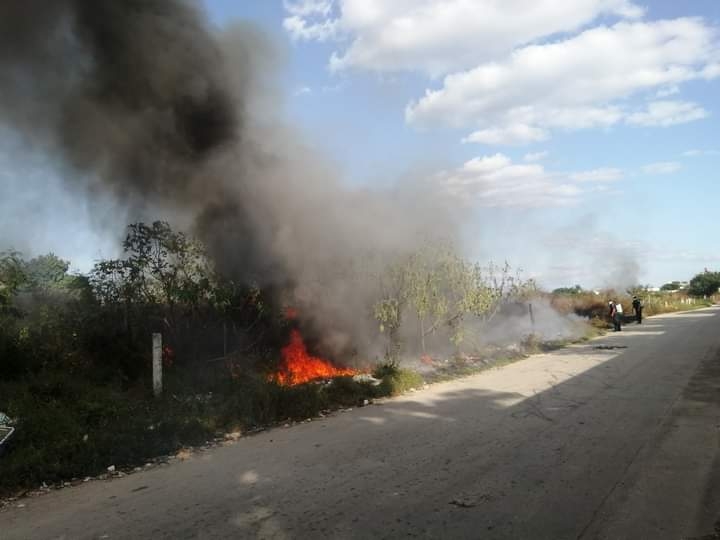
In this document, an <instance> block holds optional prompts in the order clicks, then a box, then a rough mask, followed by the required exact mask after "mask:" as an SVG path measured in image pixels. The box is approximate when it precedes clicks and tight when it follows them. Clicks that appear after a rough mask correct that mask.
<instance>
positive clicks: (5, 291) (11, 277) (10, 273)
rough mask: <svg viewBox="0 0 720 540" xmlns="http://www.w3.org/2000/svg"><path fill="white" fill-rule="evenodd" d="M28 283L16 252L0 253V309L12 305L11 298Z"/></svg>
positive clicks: (21, 262) (18, 254)
mask: <svg viewBox="0 0 720 540" xmlns="http://www.w3.org/2000/svg"><path fill="white" fill-rule="evenodd" d="M27 281H28V276H27V274H26V272H25V268H24V263H23V260H22V258H21V257H20V253H18V252H17V251H4V252H0V308H3V307H5V308H7V307H9V306H10V305H11V304H12V298H13V296H15V294H16V293H17V291H18V290H19V289H20V287H22V286H23V285H25V284H26V283H27Z"/></svg>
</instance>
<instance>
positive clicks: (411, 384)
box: [373, 363, 425, 396]
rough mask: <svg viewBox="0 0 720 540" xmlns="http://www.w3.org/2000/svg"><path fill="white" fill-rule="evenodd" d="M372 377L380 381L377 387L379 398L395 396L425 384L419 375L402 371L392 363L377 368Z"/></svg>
mask: <svg viewBox="0 0 720 540" xmlns="http://www.w3.org/2000/svg"><path fill="white" fill-rule="evenodd" d="M373 377H375V378H376V379H380V380H381V382H380V385H379V386H378V391H379V394H380V395H381V396H397V395H399V394H403V393H405V392H408V391H410V390H413V389H416V388H420V387H422V386H423V385H424V384H425V381H424V380H423V378H422V376H421V375H420V374H419V373H417V372H415V371H411V370H409V369H403V368H401V367H399V366H398V365H397V364H394V363H389V364H383V365H381V366H379V367H378V368H377V369H376V370H375V371H374V373H373Z"/></svg>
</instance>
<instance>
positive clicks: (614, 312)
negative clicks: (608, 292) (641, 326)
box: [608, 300, 622, 332]
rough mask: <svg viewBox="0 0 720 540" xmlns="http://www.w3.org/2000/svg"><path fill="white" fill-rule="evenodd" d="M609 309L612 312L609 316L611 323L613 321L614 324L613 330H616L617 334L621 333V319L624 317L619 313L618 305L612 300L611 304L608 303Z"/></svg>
mask: <svg viewBox="0 0 720 540" xmlns="http://www.w3.org/2000/svg"><path fill="white" fill-rule="evenodd" d="M608 308H609V310H610V313H609V315H610V321H612V323H613V328H614V329H615V331H616V332H619V331H620V329H621V326H620V317H622V314H621V313H618V304H616V303H615V302H613V301H612V300H610V302H608Z"/></svg>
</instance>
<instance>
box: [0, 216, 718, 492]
mask: <svg viewBox="0 0 720 540" xmlns="http://www.w3.org/2000/svg"><path fill="white" fill-rule="evenodd" d="M123 247H124V255H123V257H122V258H119V259H113V260H103V261H99V262H98V263H97V264H96V265H95V266H94V268H93V269H92V271H91V272H89V274H88V275H87V276H84V275H74V274H71V273H70V272H69V263H68V262H67V261H63V260H61V259H60V258H58V257H56V256H55V255H53V254H48V255H44V256H40V257H36V258H33V259H30V260H25V259H24V258H23V257H22V256H21V254H19V253H17V252H12V251H11V252H4V253H0V358H1V359H2V361H1V362H0V411H2V412H4V413H7V414H8V415H9V416H10V417H12V418H14V419H16V427H17V431H16V434H15V435H14V436H13V438H12V439H11V441H10V443H9V445H8V446H7V447H5V448H4V450H5V452H4V454H3V456H2V458H1V459H0V478H1V479H2V481H1V482H0V496H2V495H8V494H10V493H12V492H14V491H15V490H17V489H21V488H32V487H37V486H39V485H40V484H41V483H43V482H47V483H55V482H61V481H64V480H68V479H71V478H82V477H85V476H91V475H95V474H98V473H102V472H103V471H105V469H106V468H107V467H108V466H110V465H114V466H115V467H117V468H118V470H120V469H123V468H131V467H134V466H137V465H142V464H143V463H144V462H145V461H146V460H148V459H150V458H152V457H155V456H158V455H163V454H167V453H172V452H175V451H176V450H178V449H179V448H181V447H183V446H186V445H196V444H201V443H204V442H205V441H208V440H212V439H214V438H216V437H218V436H221V435H222V433H224V432H226V431H228V430H233V431H234V430H241V431H249V430H254V429H258V428H261V427H263V426H267V425H272V424H274V423H277V422H286V421H288V419H297V420H304V419H306V418H309V417H313V416H316V415H318V414H320V412H322V411H325V410H328V409H333V408H336V407H353V406H358V405H362V404H364V403H365V402H366V401H368V400H372V399H375V398H378V397H382V396H392V395H397V394H399V393H403V392H406V391H408V390H411V389H414V388H419V387H420V386H422V385H423V384H424V380H423V377H421V376H420V375H419V374H418V373H416V372H414V371H411V370H406V369H402V368H401V367H400V358H401V357H402V356H403V355H407V354H411V355H413V356H415V355H416V356H420V355H423V357H424V358H428V359H429V356H426V353H427V351H428V350H433V351H434V350H444V351H446V352H447V358H448V361H447V362H446V363H445V364H443V365H442V366H440V367H438V366H435V368H436V369H435V371H434V373H430V374H428V376H427V380H430V381H434V380H441V379H443V378H448V377H454V376H460V375H463V374H469V373H473V372H476V371H478V370H481V369H486V368H487V367H488V366H489V365H499V364H502V363H503V362H507V361H512V360H514V359H517V358H519V357H522V356H523V355H524V354H526V353H528V352H534V351H543V350H549V349H551V348H553V347H559V346H562V345H563V344H564V342H563V341H557V342H554V343H547V342H543V341H541V340H539V339H538V338H537V337H536V336H534V335H530V336H524V337H525V338H526V339H525V341H524V342H523V343H522V344H520V345H519V347H518V348H517V350H515V352H508V349H498V350H497V351H490V352H487V354H485V355H484V356H477V355H476V356H472V355H469V351H471V352H473V353H476V352H477V345H476V344H475V343H474V342H473V340H472V339H471V338H472V337H473V335H477V334H478V333H480V332H481V331H482V329H483V328H488V327H492V326H493V325H495V326H497V320H498V318H499V317H500V316H505V315H508V314H511V313H512V312H513V310H517V311H518V313H520V314H521V316H522V317H527V314H528V308H527V303H528V302H529V301H530V300H531V299H534V298H537V297H540V298H545V299H546V300H547V301H548V302H549V303H550V304H551V305H552V306H553V307H554V308H555V309H556V310H557V311H559V312H561V313H567V314H570V313H574V314H576V315H579V316H581V317H583V318H586V319H588V320H590V321H591V322H592V323H593V324H594V325H595V326H596V327H598V328H603V327H605V325H606V324H607V322H606V312H607V301H608V300H609V299H610V298H614V299H616V300H619V301H621V302H623V304H625V305H626V306H627V310H626V312H628V313H629V311H630V299H629V297H627V296H626V295H618V294H616V293H611V292H608V293H603V294H595V293H592V292H587V291H584V290H582V288H581V287H580V286H577V285H576V286H574V287H570V288H563V289H557V290H556V291H554V292H553V294H546V293H542V292H541V291H538V290H537V287H536V286H535V284H534V283H533V282H532V280H524V279H522V278H521V277H520V275H519V274H518V273H514V272H513V271H512V270H511V268H510V267H509V266H508V265H507V264H505V265H504V266H494V265H490V266H487V267H482V266H480V265H477V264H472V263H470V262H468V261H466V260H465V259H463V258H461V257H459V256H458V255H457V254H456V253H455V252H454V251H453V250H452V249H451V248H448V247H427V248H425V249H423V250H421V251H420V252H417V253H413V254H408V255H407V256H406V257H404V258H402V259H400V260H397V261H395V262H394V263H393V264H392V265H390V266H389V267H388V268H387V269H386V271H385V272H384V273H383V274H382V275H380V276H377V278H378V284H379V296H378V298H377V299H376V301H375V302H374V304H373V309H372V313H371V315H372V316H374V319H375V321H376V322H377V325H378V338H379V339H385V343H386V359H385V363H384V364H382V365H380V366H377V367H376V369H375V370H374V372H373V375H374V377H375V378H376V379H377V380H372V379H369V380H356V378H353V377H337V378H335V379H332V381H314V382H310V383H307V384H301V385H295V386H283V385H279V384H277V383H276V382H275V378H274V377H272V375H273V374H275V373H277V369H278V363H279V361H280V357H281V355H280V348H281V347H282V346H283V345H284V344H286V343H287V342H288V338H289V335H290V332H291V330H292V329H293V324H294V323H293V322H292V321H289V320H288V319H287V317H286V313H285V310H284V306H282V305H280V304H279V303H278V300H277V295H276V294H275V291H273V290H270V289H263V288H260V287H258V286H256V285H254V284H252V283H235V282H233V281H230V280H228V279H227V278H225V277H223V276H220V275H218V274H217V273H216V272H215V270H214V268H213V265H212V264H211V262H210V261H209V260H208V258H207V257H206V255H205V252H204V249H203V246H202V245H200V244H199V243H198V242H196V241H195V240H194V239H192V238H190V237H188V236H186V235H184V234H183V233H180V232H177V231H173V230H172V229H171V228H170V227H169V226H168V225H167V224H166V223H163V222H155V223H153V224H143V223H137V224H134V225H131V226H130V227H129V228H128V231H127V236H126V238H125V241H124V243H123ZM717 279H718V275H717V274H702V275H699V276H696V278H694V280H693V282H691V288H690V292H691V293H692V294H698V295H699V293H702V294H703V295H704V294H707V293H712V292H714V291H713V287H714V290H717V283H718V282H717V281H713V280H717ZM642 297H643V301H644V303H645V313H646V314H647V315H652V314H654V313H659V312H662V311H671V310H676V309H687V308H688V307H694V306H701V305H705V304H706V303H707V301H705V300H698V299H696V298H692V297H690V296H688V295H687V294H686V293H684V292H682V293H672V294H667V293H663V294H661V293H657V294H651V293H643V295H642ZM534 301H535V300H533V302H534ZM153 332H162V335H163V344H164V350H163V364H164V389H165V391H164V393H163V395H162V396H161V397H160V398H155V397H154V396H153V394H152V389H151V358H150V344H151V334H152V333H153ZM580 333H582V332H580Z"/></svg>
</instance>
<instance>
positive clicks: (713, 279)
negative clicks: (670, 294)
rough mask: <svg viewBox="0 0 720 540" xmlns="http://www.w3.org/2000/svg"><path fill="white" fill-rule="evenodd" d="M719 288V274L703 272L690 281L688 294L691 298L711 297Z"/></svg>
mask: <svg viewBox="0 0 720 540" xmlns="http://www.w3.org/2000/svg"><path fill="white" fill-rule="evenodd" d="M718 288H720V272H703V273H701V274H697V275H696V276H695V277H693V278H692V279H691V280H690V285H689V286H688V292H689V293H690V294H691V295H692V296H711V295H713V294H715V293H717V292H718Z"/></svg>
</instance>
